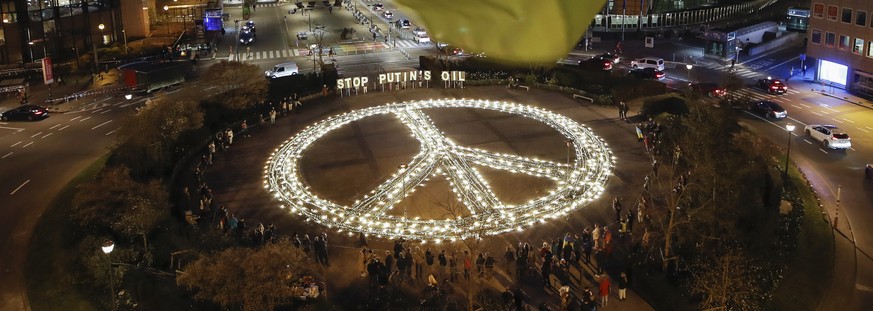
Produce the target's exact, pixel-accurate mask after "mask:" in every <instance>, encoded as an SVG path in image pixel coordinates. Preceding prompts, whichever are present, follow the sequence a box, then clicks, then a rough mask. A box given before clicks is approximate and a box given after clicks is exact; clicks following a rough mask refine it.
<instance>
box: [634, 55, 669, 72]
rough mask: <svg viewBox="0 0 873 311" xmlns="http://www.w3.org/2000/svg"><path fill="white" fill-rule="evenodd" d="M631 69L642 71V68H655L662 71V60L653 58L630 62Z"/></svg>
mask: <svg viewBox="0 0 873 311" xmlns="http://www.w3.org/2000/svg"><path fill="white" fill-rule="evenodd" d="M631 68H633V69H643V68H655V69H657V70H660V71H664V59H663V58H655V57H643V58H640V59H637V60H632V61H631Z"/></svg>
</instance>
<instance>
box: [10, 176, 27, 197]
mask: <svg viewBox="0 0 873 311" xmlns="http://www.w3.org/2000/svg"><path fill="white" fill-rule="evenodd" d="M29 182H30V179H28V180H27V181H25V182H23V183H21V185H19V186H18V188H15V190H12V192H10V193H9V195H13V194H15V193H16V192H18V190H20V189H21V187H24V185H26V184H27V183H29Z"/></svg>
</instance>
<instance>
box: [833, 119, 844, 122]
mask: <svg viewBox="0 0 873 311" xmlns="http://www.w3.org/2000/svg"><path fill="white" fill-rule="evenodd" d="M834 123H843V121H840V120H837V119H834Z"/></svg>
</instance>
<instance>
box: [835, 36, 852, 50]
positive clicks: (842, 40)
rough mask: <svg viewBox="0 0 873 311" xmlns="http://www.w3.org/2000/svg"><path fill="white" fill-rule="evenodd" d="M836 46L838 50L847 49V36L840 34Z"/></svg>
mask: <svg viewBox="0 0 873 311" xmlns="http://www.w3.org/2000/svg"><path fill="white" fill-rule="evenodd" d="M837 48H838V49H840V50H848V49H849V36H846V35H840V46H839V47H837Z"/></svg>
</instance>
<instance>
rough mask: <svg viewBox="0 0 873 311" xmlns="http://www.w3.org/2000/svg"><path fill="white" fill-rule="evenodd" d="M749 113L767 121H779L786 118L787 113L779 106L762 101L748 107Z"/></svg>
mask: <svg viewBox="0 0 873 311" xmlns="http://www.w3.org/2000/svg"><path fill="white" fill-rule="evenodd" d="M749 111H750V112H752V113H754V114H757V115H759V116H762V117H764V118H767V119H773V120H781V119H785V118H786V117H788V111H787V110H785V108H782V106H780V105H779V104H777V103H775V102H772V101H769V100H763V101H758V102H754V103H752V104H751V106H749Z"/></svg>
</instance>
